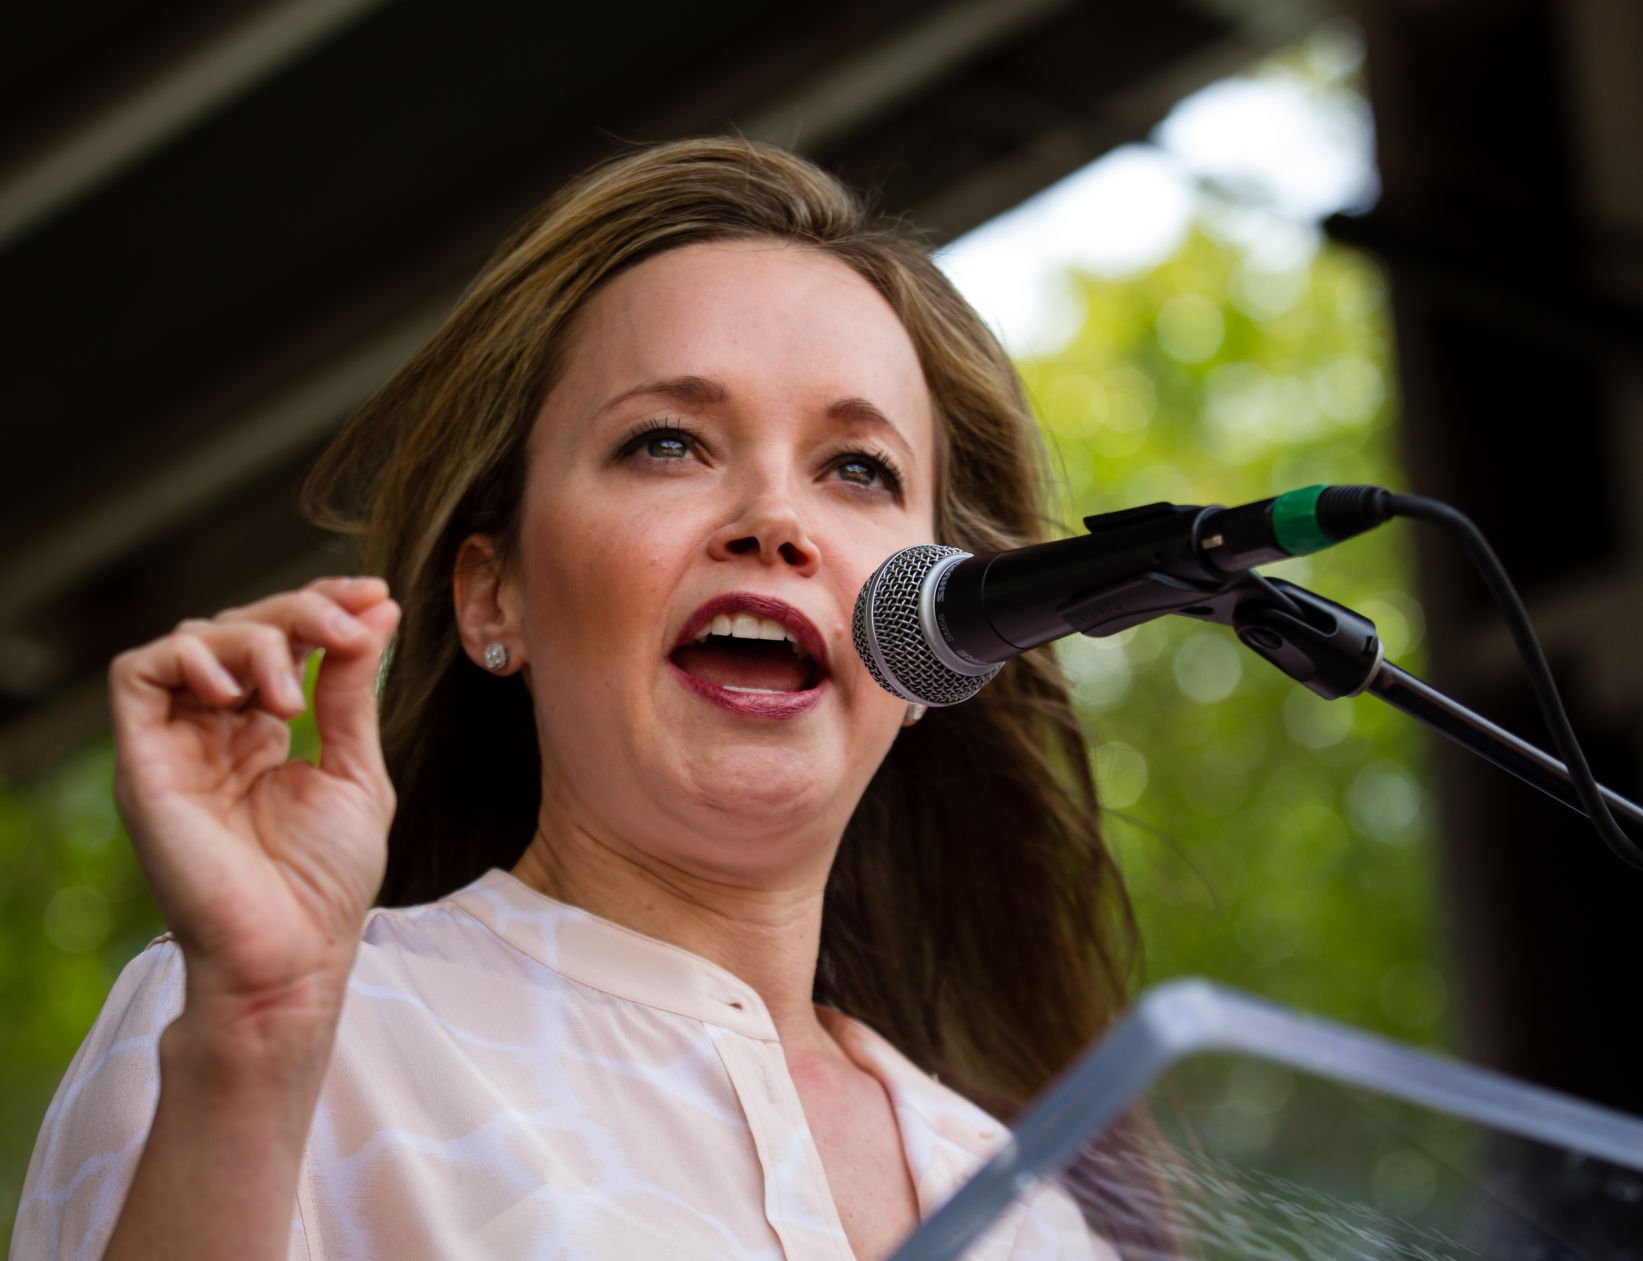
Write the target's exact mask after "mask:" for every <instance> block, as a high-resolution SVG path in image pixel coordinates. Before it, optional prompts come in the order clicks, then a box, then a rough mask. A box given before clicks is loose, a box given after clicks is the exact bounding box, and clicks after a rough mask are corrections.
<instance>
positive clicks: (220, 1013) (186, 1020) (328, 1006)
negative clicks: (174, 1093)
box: [159, 977, 346, 1092]
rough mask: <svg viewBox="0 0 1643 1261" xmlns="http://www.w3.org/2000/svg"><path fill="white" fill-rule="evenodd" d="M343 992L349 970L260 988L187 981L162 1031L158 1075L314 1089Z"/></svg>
mask: <svg viewBox="0 0 1643 1261" xmlns="http://www.w3.org/2000/svg"><path fill="white" fill-rule="evenodd" d="M345 992H346V977H344V978H342V980H341V981H340V982H333V981H330V980H319V979H315V980H314V981H311V982H309V983H307V984H304V985H301V986H293V987H288V988H285V989H283V990H281V991H280V992H279V993H263V994H257V995H244V994H236V995H230V994H226V993H222V992H218V991H214V990H212V989H211V988H210V987H209V986H196V985H195V984H194V983H193V982H192V980H191V981H190V984H189V985H188V994H187V999H186V1001H185V1004H184V1007H183V1010H182V1014H181V1015H179V1016H178V1017H177V1019H176V1020H175V1021H173V1022H172V1023H171V1024H170V1025H169V1026H168V1027H167V1028H166V1029H165V1031H164V1032H163V1033H162V1034H161V1035H160V1045H159V1051H160V1067H161V1073H162V1076H169V1077H171V1078H172V1079H173V1080H186V1081H188V1082H190V1083H191V1084H193V1085H194V1086H195V1087H197V1088H200V1089H208V1088H209V1089H217V1090H233V1091H241V1090H244V1089H246V1088H268V1089H272V1090H276V1091H281V1092H285V1091H290V1090H293V1089H294V1090H297V1091H298V1092H303V1091H305V1090H306V1089H307V1088H309V1087H312V1088H313V1089H316V1090H317V1088H318V1083H319V1081H320V1079H322V1078H323V1077H324V1075H325V1066H326V1064H327V1063H328V1062H329V1059H330V1054H331V1047H332V1044H333V1043H334V1042H335V1039H336V1029H337V1025H338V1023H339V1021H340V1020H341V1017H342V1004H343V997H344V994H345Z"/></svg>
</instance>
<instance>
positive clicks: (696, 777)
mask: <svg viewBox="0 0 1643 1261" xmlns="http://www.w3.org/2000/svg"><path fill="white" fill-rule="evenodd" d="M689 775H690V780H691V787H692V791H691V793H690V796H691V797H692V798H693V799H694V800H695V801H696V802H697V803H699V804H700V805H701V807H702V808H704V809H705V810H708V811H711V812H712V813H713V814H714V815H716V816H718V817H719V818H720V819H721V820H722V821H723V824H728V825H730V829H731V830H736V825H737V824H743V825H746V826H748V827H750V828H753V829H756V830H758V831H766V830H769V829H772V828H777V829H785V828H793V827H796V826H802V825H803V824H804V823H806V822H809V821H810V820H812V819H814V818H815V817H816V816H817V815H818V814H819V813H820V812H821V811H822V810H823V809H824V808H825V807H826V806H827V805H828V804H829V803H831V802H834V801H836V800H837V795H838V787H837V779H838V774H837V772H836V771H835V772H834V773H831V774H830V773H828V771H827V770H826V769H824V768H823V767H822V766H820V765H818V759H817V758H816V757H815V756H814V755H813V754H807V753H805V752H803V751H801V750H798V749H791V748H781V749H770V748H745V747H744V748H739V749H724V750H722V751H720V752H719V753H718V754H717V755H716V756H714V757H712V758H710V759H707V760H705V761H704V762H700V763H697V764H696V765H694V766H692V767H691V768H690V771H689Z"/></svg>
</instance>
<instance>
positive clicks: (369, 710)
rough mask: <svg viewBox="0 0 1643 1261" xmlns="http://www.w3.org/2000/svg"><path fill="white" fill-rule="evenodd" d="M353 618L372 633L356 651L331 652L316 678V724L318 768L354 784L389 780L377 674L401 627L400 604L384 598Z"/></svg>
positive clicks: (364, 638) (326, 656) (333, 650)
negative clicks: (378, 702) (381, 729)
mask: <svg viewBox="0 0 1643 1261" xmlns="http://www.w3.org/2000/svg"><path fill="white" fill-rule="evenodd" d="M354 616H355V617H356V618H357V619H358V620H359V621H361V622H363V623H365V625H366V626H367V627H368V628H369V629H370V631H371V634H370V635H369V636H368V637H361V642H360V645H359V647H358V648H357V649H353V650H350V651H347V652H343V651H340V650H337V649H328V650H327V651H326V653H325V657H324V659H323V660H322V661H321V662H320V667H319V676H318V677H317V678H316V679H315V680H314V726H315V728H316V729H317V730H318V732H319V740H320V763H319V764H320V770H322V771H325V772H326V773H328V774H331V775H339V776H341V777H343V778H344V779H350V780H353V781H354V782H355V783H359V784H368V783H370V782H371V781H373V780H375V779H378V778H379V777H380V778H386V776H387V768H386V767H385V766H384V765H383V761H382V737H381V734H380V731H379V728H378V725H377V675H378V672H379V671H380V670H381V668H382V655H383V652H384V651H385V650H386V648H387V646H388V643H389V641H390V640H391V639H392V638H393V634H394V630H395V628H396V627H397V626H398V625H399V605H398V604H396V603H394V601H392V600H383V601H382V602H381V603H380V604H375V605H372V606H371V607H370V608H369V609H365V610H363V611H360V612H356V613H355V614H354Z"/></svg>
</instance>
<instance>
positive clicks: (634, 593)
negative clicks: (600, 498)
mask: <svg viewBox="0 0 1643 1261" xmlns="http://www.w3.org/2000/svg"><path fill="white" fill-rule="evenodd" d="M567 507H568V505H567ZM666 524H667V523H666V522H665V521H663V520H661V519H660V518H658V519H647V518H646V516H645V515H644V514H642V513H632V514H629V513H622V514H614V513H607V514H601V515H595V514H592V513H574V512H559V513H555V514H551V515H549V514H543V516H542V517H541V518H539V519H538V520H537V521H535V522H533V523H532V531H533V532H532V536H531V537H532V538H533V539H534V545H533V546H531V547H529V548H527V549H526V552H525V556H524V560H525V564H526V565H527V566H528V579H527V580H528V582H529V594H528V602H529V607H528V609H527V612H526V616H527V618H528V619H529V622H530V632H529V633H530V635H531V638H532V639H534V640H535V641H536V642H537V643H538V645H539V651H542V652H543V653H545V655H546V656H547V657H548V659H549V660H559V661H564V662H567V663H569V662H573V661H574V662H575V663H577V664H578V665H579V666H580V667H582V668H583V669H584V670H594V671H596V672H597V671H598V668H599V667H609V666H611V665H614V664H615V663H617V662H619V661H622V660H631V659H633V657H634V656H636V655H638V654H649V653H651V652H652V650H653V649H655V647H656V645H657V644H659V643H660V642H661V639H662V633H663V626H664V622H665V614H666V601H667V597H668V591H669V583H670V582H671V580H672V579H673V577H674V576H676V575H677V574H678V572H679V570H680V565H681V561H680V556H679V548H680V542H679V539H680V537H681V532H680V531H678V530H669V529H667V528H666Z"/></svg>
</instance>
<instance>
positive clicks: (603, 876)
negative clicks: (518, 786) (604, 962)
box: [513, 821, 834, 1056]
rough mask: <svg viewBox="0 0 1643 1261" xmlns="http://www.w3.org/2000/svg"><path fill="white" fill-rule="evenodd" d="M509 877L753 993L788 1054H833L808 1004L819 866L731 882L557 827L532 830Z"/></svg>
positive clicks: (821, 877)
mask: <svg viewBox="0 0 1643 1261" xmlns="http://www.w3.org/2000/svg"><path fill="white" fill-rule="evenodd" d="M550 836H551V838H552V839H551V841H550V840H549V839H548V837H550ZM829 857H831V855H829ZM513 874H514V876H515V877H517V878H518V879H519V880H521V881H522V882H524V883H525V884H527V885H529V886H531V887H532V888H534V889H536V890H538V891H539V892H541V893H545V894H547V895H548V896H549V897H551V898H555V899H557V900H558V901H561V902H566V903H569V904H570V905H572V906H578V907H581V908H582V909H583V910H586V911H591V912H592V913H593V914H595V915H598V916H600V917H601V918H603V919H608V920H610V921H611V922H613V923H616V924H620V925H622V926H623V927H624V928H630V929H632V930H633V931H634V932H638V933H643V934H644V935H645V936H647V937H654V938H656V939H657V940H658V941H665V942H668V943H669V944H671V945H675V946H678V947H680V948H681V949H684V950H688V951H690V952H691V953H692V954H695V955H699V956H700V957H702V958H704V959H707V960H708V961H709V962H711V963H715V964H717V965H718V966H720V967H722V968H724V969H725V970H726V971H727V972H730V973H731V974H732V975H733V976H735V977H737V978H739V979H740V980H742V981H743V982H745V983H746V984H748V985H749V986H751V987H752V988H753V990H754V991H755V992H756V993H757V994H758V995H759V998H760V999H761V1000H762V1001H763V1003H764V1005H765V1009H766V1010H767V1011H768V1012H769V1013H770V1019H771V1021H772V1023H773V1024H774V1025H775V1027H776V1034H777V1036H778V1037H779V1038H780V1039H781V1041H782V1045H783V1048H784V1049H785V1050H786V1052H787V1053H788V1055H790V1056H791V1055H793V1054H794V1053H796V1052H797V1053H805V1052H811V1051H817V1050H820V1051H824V1052H829V1051H832V1050H834V1046H833V1042H832V1039H831V1038H830V1037H829V1035H828V1034H827V1032H826V1030H825V1029H824V1028H823V1026H822V1024H821V1022H820V1020H819V1019H818V1017H817V1016H816V1009H815V1006H814V1005H813V1003H812V1001H811V994H812V992H813V988H814V985H815V980H816V959H817V955H818V954H819V952H820V948H821V912H822V893H823V890H824V887H825V884H826V875H827V868H826V866H825V865H824V866H823V867H822V869H821V871H820V872H819V873H816V872H806V873H796V874H793V875H791V876H789V877H785V878H773V879H767V880H765V881H764V882H762V883H759V884H756V885H754V884H744V883H736V882H733V881H730V880H727V879H724V878H720V877H717V876H709V875H704V874H701V873H698V872H692V871H689V870H687V869H685V868H682V867H679V866H676V865H672V864H669V863H666V862H663V861H662V860H660V859H657V858H656V857H654V856H653V855H649V854H646V853H643V852H642V851H637V850H634V849H632V848H630V847H627V846H623V845H619V844H615V843H612V842H609V841H606V840H602V839H600V838H598V837H596V836H594V835H593V834H591V833H589V832H588V831H585V830H583V829H580V828H577V827H574V826H566V825H564V824H563V822H562V821H561V822H558V823H556V824H555V825H554V828H553V829H552V830H551V831H550V830H549V829H548V828H547V827H545V826H544V827H539V828H538V830H537V833H536V836H535V837H534V838H532V840H531V843H530V845H529V846H528V847H527V848H526V850H525V853H524V854H523V855H522V856H521V857H520V859H519V862H518V863H517V864H516V865H515V866H514V868H513Z"/></svg>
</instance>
